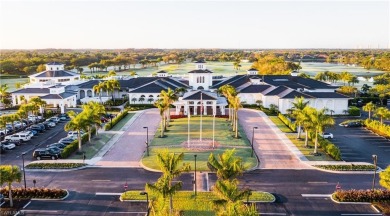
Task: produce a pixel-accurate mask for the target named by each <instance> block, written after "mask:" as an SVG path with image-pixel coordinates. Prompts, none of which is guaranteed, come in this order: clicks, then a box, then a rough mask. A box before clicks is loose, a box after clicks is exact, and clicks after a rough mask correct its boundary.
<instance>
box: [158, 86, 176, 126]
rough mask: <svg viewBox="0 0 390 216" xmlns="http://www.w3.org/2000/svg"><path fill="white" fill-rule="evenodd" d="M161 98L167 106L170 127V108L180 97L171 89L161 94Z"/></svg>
mask: <svg viewBox="0 0 390 216" xmlns="http://www.w3.org/2000/svg"><path fill="white" fill-rule="evenodd" d="M160 98H161V99H162V100H164V101H165V104H166V105H167V112H168V115H167V126H169V122H170V120H171V112H170V106H171V104H172V103H173V102H175V101H177V100H178V99H179V97H178V96H177V94H176V93H175V92H174V91H172V89H171V88H168V90H167V91H164V90H162V91H161V93H160Z"/></svg>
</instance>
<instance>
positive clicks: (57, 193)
mask: <svg viewBox="0 0 390 216" xmlns="http://www.w3.org/2000/svg"><path fill="white" fill-rule="evenodd" d="M0 193H1V194H3V195H4V196H5V197H6V198H8V187H3V188H1V189H0ZM66 195H67V192H66V190H63V189H54V188H53V189H49V188H35V187H33V188H26V190H24V188H12V198H14V199H27V198H28V199H31V198H41V199H61V198H64V197H65V196H66Z"/></svg>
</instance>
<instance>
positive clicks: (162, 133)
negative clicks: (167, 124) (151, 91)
mask: <svg viewBox="0 0 390 216" xmlns="http://www.w3.org/2000/svg"><path fill="white" fill-rule="evenodd" d="M160 131H161V133H160V137H164V116H163V115H162V116H161V130H160Z"/></svg>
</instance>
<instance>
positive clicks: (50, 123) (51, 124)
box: [42, 120, 56, 128]
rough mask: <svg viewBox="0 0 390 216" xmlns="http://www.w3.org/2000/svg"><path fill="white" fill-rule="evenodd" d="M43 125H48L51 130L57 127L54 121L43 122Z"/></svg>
mask: <svg viewBox="0 0 390 216" xmlns="http://www.w3.org/2000/svg"><path fill="white" fill-rule="evenodd" d="M42 124H47V125H48V126H49V127H50V128H53V127H55V126H56V123H55V122H54V121H49V120H47V121H45V122H43V123H42Z"/></svg>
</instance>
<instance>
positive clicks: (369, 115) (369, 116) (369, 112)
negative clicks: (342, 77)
mask: <svg viewBox="0 0 390 216" xmlns="http://www.w3.org/2000/svg"><path fill="white" fill-rule="evenodd" d="M368 119H371V111H368Z"/></svg>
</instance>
